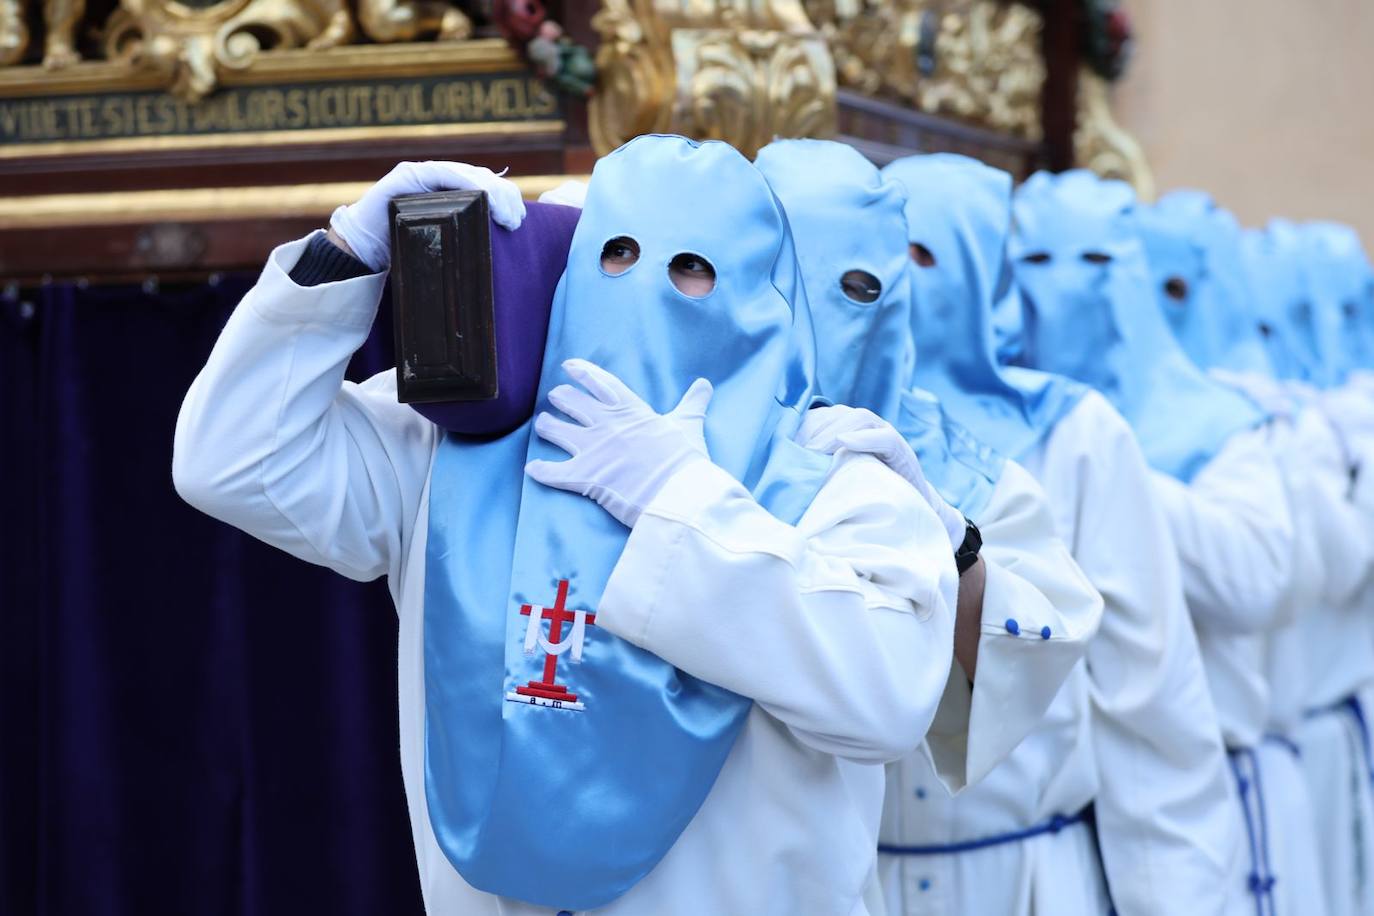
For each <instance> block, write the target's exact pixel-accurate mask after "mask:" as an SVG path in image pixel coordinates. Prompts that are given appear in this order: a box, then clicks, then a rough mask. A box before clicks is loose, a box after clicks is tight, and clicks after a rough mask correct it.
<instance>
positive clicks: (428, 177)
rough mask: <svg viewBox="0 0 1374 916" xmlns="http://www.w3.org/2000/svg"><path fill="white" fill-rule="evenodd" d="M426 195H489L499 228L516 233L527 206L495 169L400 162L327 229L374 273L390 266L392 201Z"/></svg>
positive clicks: (336, 213)
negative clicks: (479, 192)
mask: <svg viewBox="0 0 1374 916" xmlns="http://www.w3.org/2000/svg"><path fill="white" fill-rule="evenodd" d="M428 191H486V192H487V206H488V207H489V208H490V209H491V218H492V219H494V220H496V222H497V225H500V226H504V227H505V228H507V229H518V228H519V227H520V222H521V220H523V219H524V218H525V202H524V200H522V199H521V197H520V189H519V188H517V187H516V186H515V182H513V181H511V180H510V179H508V178H502V177H501V176H500V175H497V174H496V173H495V172H493V171H492V170H491V169H486V168H482V167H481V166H476V165H466V164H464V163H462V162H402V163H401V164H400V165H398V166H396V167H395V168H394V169H392V170H391V171H390V172H387V173H386V177H384V178H383V179H382V180H381V181H379V182H377V183H376V184H374V185H373V186H372V187H370V188H368V189H367V193H366V194H364V195H363V196H362V198H361V199H360V200H359V201H358V202H357V203H356V204H352V205H351V206H347V207H339V208H338V209H337V210H335V211H334V215H333V216H331V217H330V218H329V227H330V228H331V229H333V230H334V231H335V232H337V233H338V234H339V237H340V238H342V239H343V240H344V241H345V242H347V243H348V247H349V248H352V249H353V253H354V254H355V255H357V256H358V260H360V261H362V262H363V263H364V264H366V265H367V266H368V267H370V268H371V269H372V270H375V271H381V270H386V269H387V268H388V267H390V266H391V199H392V198H393V197H403V196H405V195H407V194H424V193H426V192H428Z"/></svg>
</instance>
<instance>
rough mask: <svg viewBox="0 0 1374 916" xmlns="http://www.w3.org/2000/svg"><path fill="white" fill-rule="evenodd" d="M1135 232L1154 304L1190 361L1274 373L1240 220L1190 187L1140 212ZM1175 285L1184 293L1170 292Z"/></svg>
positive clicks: (1167, 195)
mask: <svg viewBox="0 0 1374 916" xmlns="http://www.w3.org/2000/svg"><path fill="white" fill-rule="evenodd" d="M1136 228H1137V230H1138V231H1139V232H1140V238H1141V241H1142V242H1143V243H1144V244H1145V254H1146V257H1147V258H1148V259H1149V263H1150V275H1151V279H1152V281H1153V285H1154V293H1155V301H1156V302H1158V303H1159V310H1160V312H1161V313H1162V314H1163V315H1164V317H1165V319H1166V320H1167V321H1168V322H1169V326H1170V327H1171V328H1173V331H1174V337H1175V338H1176V339H1177V340H1178V342H1179V344H1180V346H1182V347H1183V350H1184V352H1185V353H1187V354H1188V357H1189V358H1190V359H1191V360H1192V361H1193V362H1195V363H1197V364H1198V365H1199V366H1201V367H1202V368H1204V369H1224V370H1227V371H1231V372H1254V373H1258V374H1260V375H1264V376H1268V375H1271V374H1272V373H1273V368H1272V366H1271V365H1270V363H1269V356H1268V354H1267V353H1266V352H1265V347H1264V341H1263V339H1262V338H1261V336H1260V334H1259V332H1258V329H1257V328H1256V325H1255V320H1254V316H1253V314H1252V311H1251V303H1252V301H1253V300H1254V297H1255V291H1254V289H1253V287H1252V286H1251V283H1250V277H1249V274H1248V273H1247V271H1246V270H1245V256H1244V253H1243V252H1242V250H1241V228H1240V225H1239V224H1238V223H1237V222H1236V218H1235V217H1234V216H1233V215H1231V213H1230V212H1228V211H1227V210H1224V209H1222V208H1221V207H1218V206H1217V205H1216V202H1215V201H1213V200H1212V198H1211V197H1210V196H1209V195H1208V194H1206V193H1205V192H1203V191H1195V190H1187V189H1185V190H1179V191H1173V192H1171V193H1169V194H1166V195H1165V196H1164V197H1162V198H1160V199H1159V201H1158V202H1157V203H1155V204H1153V205H1151V206H1145V205H1141V206H1139V207H1137V209H1136ZM1171 281H1175V285H1174V289H1175V290H1176V291H1177V292H1178V293H1179V294H1180V295H1171V294H1170V292H1169V288H1170V283H1171ZM1180 283H1181V285H1180Z"/></svg>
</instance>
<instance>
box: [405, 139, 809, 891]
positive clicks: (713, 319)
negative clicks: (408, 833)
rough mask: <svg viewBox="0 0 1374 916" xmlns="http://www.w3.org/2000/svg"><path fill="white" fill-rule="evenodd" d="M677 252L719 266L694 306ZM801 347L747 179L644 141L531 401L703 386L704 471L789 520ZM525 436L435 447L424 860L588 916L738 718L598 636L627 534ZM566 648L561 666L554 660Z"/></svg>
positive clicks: (615, 175)
mask: <svg viewBox="0 0 1374 916" xmlns="http://www.w3.org/2000/svg"><path fill="white" fill-rule="evenodd" d="M620 237H626V238H628V239H631V240H633V241H634V243H635V244H636V245H637V246H638V250H639V252H640V256H639V259H638V261H637V263H635V264H634V266H632V267H630V268H629V269H628V270H625V271H624V272H623V273H620V274H617V275H611V274H609V273H606V272H603V270H602V267H601V254H602V249H603V246H604V245H605V244H606V243H607V242H608V241H610V240H612V239H617V238H620ZM684 253H689V254H693V255H696V256H698V257H701V258H704V259H706V260H707V261H709V262H710V264H711V265H713V266H714V268H715V272H716V281H715V286H714V289H712V290H711V291H710V292H709V293H708V294H706V295H704V296H702V297H700V298H692V297H689V296H687V295H685V294H684V293H682V292H679V291H678V289H677V288H676V287H675V286H674V285H673V283H672V281H671V280H670V277H669V273H668V265H669V262H670V261H671V260H672V259H673V258H674V257H675V256H676V255H679V254H684ZM498 279H499V278H498ZM814 346H815V344H814V340H813V338H812V335H811V329H810V323H809V316H808V313H807V309H806V300H805V297H804V295H803V294H802V293H801V290H800V281H799V278H798V276H797V263H796V258H795V255H794V254H793V250H792V245H791V239H790V236H789V233H788V229H787V223H786V220H785V218H784V217H783V214H782V211H781V209H780V207H779V206H778V204H777V201H776V200H775V199H774V197H773V195H772V193H771V192H770V191H769V189H768V186H767V185H766V184H765V182H764V181H763V179H762V177H761V176H760V175H759V174H758V172H757V171H756V170H755V169H754V168H753V166H751V165H750V164H749V163H748V162H747V161H746V160H745V159H744V158H742V157H741V156H740V155H739V154H738V153H737V152H735V151H734V150H733V149H731V148H730V147H728V146H726V145H724V144H721V143H703V144H697V143H694V142H692V141H689V140H686V139H683V138H681V137H662V136H652V137H641V138H638V139H636V140H633V141H631V142H630V143H628V144H626V145H625V146H624V147H622V148H621V149H619V150H618V151H616V152H615V153H613V154H611V155H610V156H607V157H605V158H604V159H602V160H601V161H600V162H598V164H597V166H596V170H595V172H594V173H593V177H592V181H591V187H590V190H589V193H588V197H587V201H586V208H585V210H584V211H583V213H582V216H581V219H580V221H579V222H578V225H577V229H576V231H575V233H574V235H573V238H572V245H571V248H570V250H569V252H568V261H567V268H566V270H565V272H564V274H563V277H562V280H561V281H560V282H559V285H558V289H557V292H556V293H555V295H554V300H553V304H552V308H551V312H550V319H549V330H548V340H547V344H546V347H545V352H544V358H543V370H542V374H541V376H540V379H539V385H538V395H537V403H536V409H537V410H552V408H551V407H550V405H549V403H548V392H549V390H550V389H551V388H553V387H554V386H555V385H557V384H559V383H560V382H562V381H564V378H563V372H562V369H561V363H562V362H563V361H564V360H566V359H568V358H571V357H580V358H583V359H587V360H590V361H591V362H593V363H596V364H597V365H599V366H602V367H603V368H605V369H607V370H608V371H610V372H611V373H613V374H615V375H616V376H618V377H619V378H620V379H622V380H623V381H624V382H625V384H626V385H627V386H629V387H630V388H631V389H632V390H633V391H635V392H636V393H637V394H638V395H639V396H640V397H642V398H643V399H644V400H645V401H646V402H647V403H648V404H649V405H650V406H652V407H653V408H654V409H655V410H658V411H659V412H667V411H669V410H670V409H672V408H673V407H674V406H675V405H676V404H677V402H678V400H679V399H680V398H681V396H682V394H683V392H685V391H686V390H687V388H688V387H689V386H690V385H691V384H692V382H693V381H694V380H695V379H697V378H698V377H704V378H706V379H709V380H710V381H711V383H712V384H713V385H714V386H715V396H714V397H713V399H712V401H711V404H710V407H709V410H708V413H707V417H706V422H705V434H706V442H707V446H708V448H709V450H710V455H711V459H712V460H713V461H714V462H715V463H716V464H717V465H719V466H721V467H722V468H724V469H725V470H726V471H728V472H729V473H730V474H732V475H733V476H735V477H736V478H737V479H739V480H740V481H742V482H743V483H744V485H745V486H747V487H749V488H750V489H751V490H753V492H754V493H755V495H756V496H757V498H758V499H759V502H760V503H761V504H762V505H763V506H764V507H765V508H766V509H768V510H769V511H771V512H773V513H774V514H775V515H777V516H778V517H779V518H782V519H784V520H785V521H788V522H795V521H796V520H797V518H799V516H800V514H801V512H802V511H803V510H804V508H805V507H806V506H807V505H808V504H809V502H810V500H811V498H812V497H813V496H814V495H815V493H816V491H817V490H818V488H819V486H820V483H821V481H822V479H823V477H824V473H825V470H826V468H827V467H828V464H829V459H826V458H823V457H821V456H817V455H814V454H813V453H809V452H805V451H803V450H802V449H800V448H799V447H797V446H796V445H794V444H793V443H792V442H791V437H792V435H793V434H794V433H795V432H796V430H797V428H798V426H799V424H800V418H801V410H802V409H804V408H805V407H806V406H807V404H808V403H809V402H810V399H811V385H812V382H811V365H812V361H813V359H814ZM531 428H532V423H530V422H526V423H525V424H523V425H521V426H520V427H519V428H518V429H517V430H515V431H514V432H512V433H510V434H508V435H506V436H503V437H502V438H499V439H496V440H493V441H486V442H477V441H474V440H471V439H464V438H462V437H460V436H456V435H449V436H448V437H446V438H445V439H444V441H443V442H442V444H441V445H440V447H439V451H438V454H437V456H436V458H435V462H434V467H433V472H432V477H431V483H430V509H429V520H428V525H429V542H428V552H427V558H426V566H425V576H426V581H425V612H424V647H425V656H424V664H425V716H426V719H425V722H426V728H425V749H426V754H425V795H426V801H427V803H428V810H429V817H430V822H431V824H432V826H433V828H434V834H435V836H436V838H437V839H438V842H439V845H440V847H441V848H442V849H443V851H444V853H445V855H446V856H447V857H448V859H449V861H450V862H452V863H453V865H454V867H455V868H456V869H457V870H458V872H459V873H460V874H461V875H462V876H463V878H464V879H465V880H466V881H467V882H468V883H469V884H471V885H473V886H474V887H477V888H479V889H481V890H485V891H489V892H491V893H494V894H500V895H502V896H507V897H513V898H516V899H520V900H524V901H528V902H531V903H534V904H538V905H541V906H548V907H550V908H552V909H554V910H557V909H560V908H566V909H569V910H584V909H592V908H595V907H598V906H602V905H604V904H606V903H608V902H609V901H611V900H614V899H615V898H616V897H618V896H619V895H621V894H622V893H624V892H625V891H626V890H627V889H629V888H630V887H631V886H633V885H634V884H635V882H636V881H638V880H639V879H640V878H642V877H643V876H644V875H645V874H646V873H647V872H648V871H649V870H650V869H652V868H653V867H654V865H655V864H656V863H657V862H658V861H659V860H660V859H661V858H662V857H663V856H664V855H665V854H666V853H667V851H668V850H669V848H670V847H671V846H672V845H673V843H674V841H675V840H676V839H677V837H678V835H679V834H680V833H681V831H682V830H683V829H684V828H685V827H686V825H687V823H688V822H689V821H690V820H691V818H692V816H693V815H694V814H695V813H696V811H697V809H698V807H699V806H700V805H701V803H702V801H703V800H704V798H705V797H706V795H707V793H708V792H709V791H710V789H711V786H712V784H713V783H714V781H715V779H716V775H717V773H718V772H719V770H720V768H721V766H722V765H723V763H724V761H725V758H726V755H727V754H728V753H729V751H730V748H731V746H732V745H733V743H734V741H735V738H736V736H737V735H738V733H739V730H740V728H741V727H743V724H744V721H745V718H746V715H747V713H748V711H749V706H750V703H749V701H748V700H747V699H744V698H742V697H739V696H737V695H735V694H732V693H730V692H728V691H725V690H723V689H721V688H719V687H716V686H714V685H712V684H708V683H705V682H702V681H700V680H697V679H695V678H693V677H690V676H689V675H687V674H685V673H683V672H681V671H678V670H677V669H675V668H674V667H673V666H672V665H669V664H667V663H666V662H664V661H663V660H661V659H659V658H658V657H657V656H654V655H651V654H649V653H647V652H645V651H643V650H641V649H639V648H637V647H635V646H633V645H631V644H630V643H628V642H625V641H623V640H620V639H618V638H616V637H614V636H611V635H609V634H607V633H606V632H604V631H603V630H600V629H598V628H597V627H596V626H595V620H594V617H592V616H591V615H592V614H594V613H595V610H596V607H597V604H598V602H599V601H600V599H601V594H602V591H603V589H604V587H605V585H606V583H607V581H608V579H609V577H610V575H611V572H612V570H613V569H614V567H615V565H616V562H617V560H618V559H619V557H620V555H621V552H622V550H623V548H624V545H625V541H626V539H627V537H628V536H629V531H628V530H627V529H626V528H625V527H623V526H622V525H621V524H620V523H619V522H617V521H616V520H615V519H614V518H612V517H611V516H610V515H609V514H607V513H606V512H605V511H604V510H603V509H601V507H599V506H598V505H597V504H596V503H594V502H593V501H592V500H590V499H586V498H584V497H582V496H579V495H576V494H574V493H569V492H564V491H561V490H553V489H549V488H547V487H544V486H542V485H540V484H538V483H536V482H535V481H533V480H531V479H529V478H527V477H526V475H525V473H524V467H525V464H526V462H527V461H529V460H531V459H551V460H554V461H558V460H562V459H564V458H565V457H566V455H565V454H564V453H563V452H562V451H561V450H559V449H557V448H556V447H555V446H553V445H550V444H548V443H546V442H544V441H543V440H542V439H540V438H538V437H535V436H533V435H532V434H531ZM555 621H561V622H555ZM545 633H547V634H548V636H547V638H546V636H545ZM560 643H562V645H561V649H567V650H569V651H565V652H563V653H562V654H558V655H554V654H549V653H550V652H551V651H552V650H553V649H559V648H560Z"/></svg>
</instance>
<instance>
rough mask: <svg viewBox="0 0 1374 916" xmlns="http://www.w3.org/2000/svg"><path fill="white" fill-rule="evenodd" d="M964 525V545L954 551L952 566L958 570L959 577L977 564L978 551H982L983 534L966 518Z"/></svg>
mask: <svg viewBox="0 0 1374 916" xmlns="http://www.w3.org/2000/svg"><path fill="white" fill-rule="evenodd" d="M964 524H965V525H966V526H967V527H965V528H964V543H962V544H960V545H959V549H958V550H956V551H954V565H955V566H957V567H958V568H959V575H961V576H962V575H963V574H964V573H966V572H968V571H969V570H970V569H972V568H973V564H974V563H977V562H978V551H980V550H982V549H983V533H982V532H981V531H979V530H978V526H977V525H975V524H973V522H971V521H969V520H968V519H967V518H966V519H964Z"/></svg>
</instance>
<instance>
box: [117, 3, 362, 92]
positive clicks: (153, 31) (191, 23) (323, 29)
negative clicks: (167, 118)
mask: <svg viewBox="0 0 1374 916" xmlns="http://www.w3.org/2000/svg"><path fill="white" fill-rule="evenodd" d="M352 36H353V20H352V17H351V15H350V14H349V11H348V7H347V6H346V5H345V3H344V0H220V2H216V3H212V4H211V5H209V6H205V7H200V8H192V7H189V6H185V5H183V4H181V3H179V2H177V0H122V2H121V6H120V8H119V9H118V10H116V11H115V13H114V14H113V15H112V16H111V17H110V21H109V22H108V23H107V24H106V27H105V41H104V45H105V54H106V56H107V57H108V58H110V59H111V60H117V61H124V62H127V63H128V64H130V65H131V66H134V67H147V68H151V69H153V70H156V71H158V72H160V73H163V74H164V75H166V76H167V77H169V85H168V91H170V92H171V93H172V94H173V95H176V96H178V97H179V98H182V99H186V100H192V101H193V100H196V99H200V98H204V97H205V96H206V95H207V94H208V93H209V92H210V91H211V90H212V89H214V88H215V86H216V85H218V83H219V80H220V77H221V75H222V74H223V73H224V72H225V71H233V70H246V69H248V68H249V67H250V66H251V65H252V64H253V62H254V61H255V60H256V59H257V56H258V54H259V52H261V51H263V50H266V49H276V48H299V47H304V48H308V49H311V50H321V49H326V48H332V47H335V46H338V45H340V44H344V43H346V42H348V41H349V40H350V39H351V38H352Z"/></svg>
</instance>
